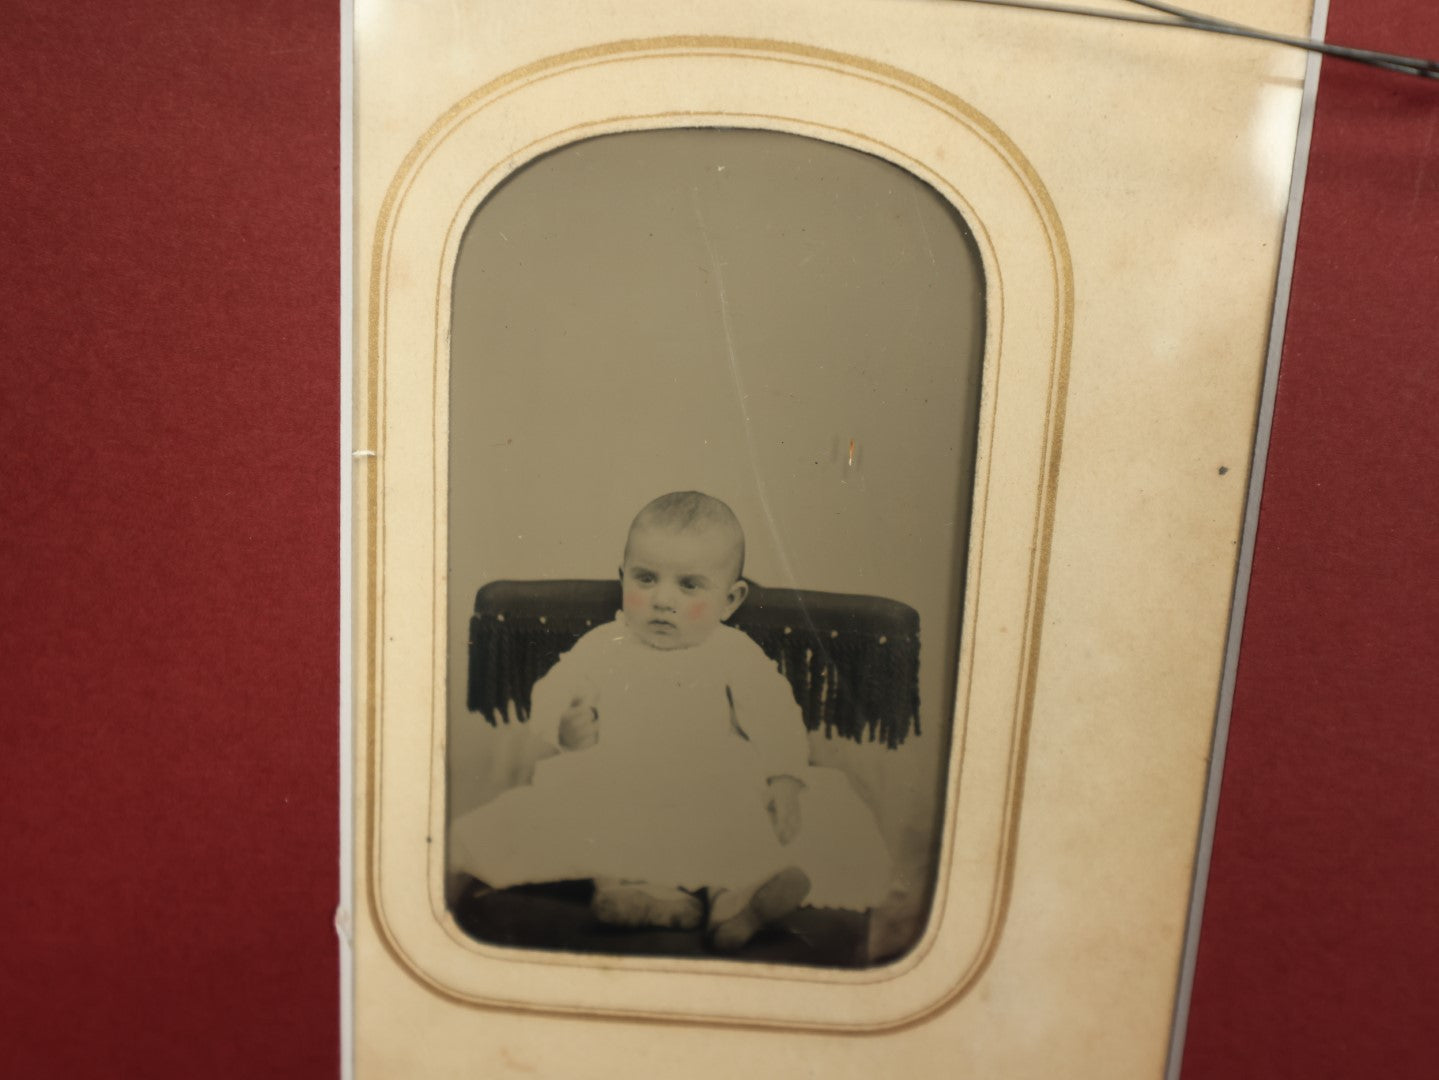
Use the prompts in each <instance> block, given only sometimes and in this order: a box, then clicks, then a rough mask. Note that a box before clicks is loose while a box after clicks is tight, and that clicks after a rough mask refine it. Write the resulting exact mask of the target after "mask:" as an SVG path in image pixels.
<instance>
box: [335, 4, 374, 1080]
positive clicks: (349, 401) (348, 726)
mask: <svg viewBox="0 0 1439 1080" xmlns="http://www.w3.org/2000/svg"><path fill="white" fill-rule="evenodd" d="M339 4H340V42H339V45H340V116H339V120H340V220H339V226H340V416H339V420H340V566H339V572H340V625H339V634H340V671H339V677H340V685H339V705H340V716H339V721H340V723H339V753H340V763H339V764H340V805H339V831H340V896H339V905H338V907H337V908H336V910H335V932H336V934H337V935H338V936H339V957H340V970H339V981H340V985H339V991H340V993H339V1010H340V1045H339V1058H340V1076H341V1077H342V1078H344V1080H350V1078H351V1077H353V1076H354V1075H355V956H354V938H353V930H352V927H353V925H354V911H355V900H354V896H355V881H354V875H355V814H354V802H355V788H354V771H355V731H354V724H355V716H354V713H355V710H354V704H355V702H354V685H355V678H354V662H355V659H354V653H355V635H354V630H353V625H352V624H353V622H354V577H355V564H354V553H353V552H354V540H355V537H354V529H355V520H354V519H355V512H354V470H355V469H356V468H359V467H367V459H363V458H356V457H355V456H354V417H355V337H354V335H355V329H354V327H355V302H354V261H355V251H354V245H355V174H354V151H355V139H354V120H355V115H354V97H355V93H354V91H355V44H354V42H355V34H354V29H355V8H354V0H339Z"/></svg>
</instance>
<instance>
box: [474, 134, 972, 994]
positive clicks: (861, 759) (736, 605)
mask: <svg viewBox="0 0 1439 1080" xmlns="http://www.w3.org/2000/svg"><path fill="white" fill-rule="evenodd" d="M452 297H453V300H452V305H453V307H452V312H451V324H450V325H451V337H450V341H449V346H448V347H449V359H450V365H449V477H448V493H449V494H448V499H449V501H448V537H447V541H446V543H447V549H448V566H447V578H446V580H447V583H448V584H447V604H448V611H447V616H446V621H447V627H448V640H449V649H448V655H447V657H446V716H447V728H446V740H445V773H446V781H447V787H446V819H447V833H446V836H445V845H446V846H445V852H446V856H445V857H446V899H447V902H448V904H449V908H450V911H451V914H452V915H453V917H454V919H455V921H456V923H457V925H458V926H459V927H460V928H461V929H462V930H463V932H464V933H465V934H466V935H468V936H469V937H471V938H472V939H474V940H475V941H478V942H483V943H486V944H488V945H497V946H506V947H512V948H519V949H538V950H548V951H552V952H554V951H559V952H572V953H589V954H608V955H628V956H669V957H685V958H694V959H695V960H697V961H703V960H705V959H707V958H713V957H722V958H727V959H739V960H756V961H765V962H770V963H783V964H796V965H808V966H811V967H828V968H851V969H853V968H868V967H873V966H878V965H883V964H885V963H887V962H891V961H893V960H895V959H897V958H899V957H901V956H903V955H904V954H905V953H906V951H907V950H909V949H910V948H911V947H912V946H913V945H914V944H915V942H916V941H917V940H918V939H919V937H920V935H921V934H922V933H923V930H924V927H925V924H926V920H927V918H928V914H929V908H930V902H931V898H932V893H933V888H934V883H935V876H936V868H937V855H938V851H939V847H940V844H941V840H942V837H941V835H940V833H941V823H942V813H941V811H942V809H943V806H944V804H945V795H946V793H945V790H944V787H945V783H946V777H947V774H948V763H949V761H950V755H951V748H952V742H953V740H954V739H955V737H956V735H955V732H954V731H953V730H952V717H953V715H954V711H955V708H954V706H955V702H954V695H955V682H956V664H957V659H956V658H957V656H958V648H959V636H960V625H961V614H962V611H963V594H964V585H965V568H966V563H967V550H968V538H969V527H970V510H971V505H970V504H971V493H972V489H973V486H974V467H975V448H976V425H977V416H978V408H979V400H980V392H981V369H982V366H983V356H984V342H985V325H984V312H985V280H984V272H983V268H982V265H981V261H980V256H979V253H978V248H977V246H976V244H975V242H974V238H973V236H972V235H971V233H970V231H969V228H968V227H967V225H966V222H965V221H964V220H962V218H961V216H960V215H959V214H958V213H957V211H956V210H955V208H954V207H953V206H952V205H951V204H950V203H949V202H947V201H946V200H945V199H944V198H942V197H941V196H940V195H939V194H938V193H937V192H936V191H935V190H934V189H933V188H931V187H930V186H928V185H927V184H926V183H924V182H923V181H921V180H920V179H919V178H918V177H916V176H915V175H913V174H911V173H909V172H907V171H905V170H904V169H902V168H900V167H898V166H896V165H894V164H892V163H890V162H888V161H884V160H882V159H880V158H877V157H874V156H871V155H867V154H864V153H861V152H859V151H857V150H853V149H850V148H847V147H843V146H839V145H837V144H833V143H829V142H824V141H820V140H817V139H814V138H808V137H803V136H799V135H793V134H787V133H781V132H775V131H760V130H742V129H736V128H691V129H668V130H652V131H635V132H626V133H621V134H610V135H604V136H600V137H596V138H590V139H585V140H582V141H578V142H572V143H569V144H568V145H565V146H563V147H561V148H560V149H558V150H554V151H552V152H550V153H548V154H546V155H544V156H542V157H540V158H538V159H537V160H534V161H532V162H530V163H528V164H527V165H525V166H523V167H521V168H519V169H518V170H516V171H515V172H514V174H512V175H511V176H510V177H509V178H508V179H507V180H506V181H505V182H504V183H503V184H501V185H500V186H499V187H498V188H497V189H496V190H495V191H494V192H493V193H492V194H491V195H490V196H489V197H488V198H486V199H485V200H484V201H483V202H482V203H481V204H480V206H479V208H478V209H477V210H476V212H475V213H474V215H473V216H472V218H471V219H470V221H469V223H468V226H467V228H466V229H465V232H464V236H463V240H462V241H461V243H460V247H459V254H458V259H457V263H456V266H455V270H454V279H453V288H452Z"/></svg>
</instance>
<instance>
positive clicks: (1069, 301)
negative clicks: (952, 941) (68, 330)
mask: <svg viewBox="0 0 1439 1080" xmlns="http://www.w3.org/2000/svg"><path fill="white" fill-rule="evenodd" d="M687 55H693V56H726V55H729V56H734V55H739V56H742V57H744V58H746V59H769V60H773V61H777V62H782V63H790V64H796V65H801V66H809V67H815V68H820V69H823V70H827V71H831V72H834V73H837V74H842V75H847V76H851V77H857V78H860V79H863V80H864V81H867V82H871V83H873V84H876V85H879V86H881V87H884V88H887V89H890V90H893V91H897V92H900V93H902V94H905V95H906V96H909V97H911V98H913V99H915V100H918V101H920V102H922V103H924V104H926V105H928V106H930V107H931V108H934V109H935V110H937V111H939V112H940V113H941V114H943V115H944V116H946V117H947V118H948V119H950V120H953V121H956V122H959V123H961V124H963V125H964V126H966V127H968V128H969V129H970V130H971V131H972V132H974V133H975V134H977V135H979V136H980V137H981V139H982V140H983V141H984V142H985V143H987V144H988V145H989V147H990V148H991V150H993V151H994V152H995V153H996V155H997V156H998V157H1000V158H1001V159H1002V161H1003V162H1004V164H1005V165H1006V166H1007V167H1008V168H1009V169H1010V171H1011V172H1012V173H1013V174H1014V175H1015V176H1016V178H1018V179H1019V181H1020V183H1021V185H1022V187H1023V189H1024V191H1025V194H1026V195H1027V197H1028V198H1029V200H1030V203H1031V205H1032V208H1033V210H1034V212H1035V214H1036V216H1037V217H1038V219H1039V220H1040V222H1041V223H1042V225H1043V229H1044V232H1045V235H1046V239H1047V240H1048V242H1049V245H1050V256H1051V264H1052V266H1053V270H1054V275H1055V281H1054V296H1055V300H1054V308H1055V309H1054V312H1053V321H1052V324H1051V325H1052V326H1053V328H1054V337H1053V353H1052V368H1051V375H1050V385H1049V388H1048V396H1047V399H1046V406H1045V417H1044V424H1043V435H1044V446H1043V454H1042V457H1041V479H1040V483H1039V485H1038V490H1037V491H1036V500H1037V511H1038V513H1037V515H1036V519H1035V521H1036V524H1035V534H1034V543H1033V546H1032V548H1031V551H1032V555H1031V560H1030V566H1029V574H1028V595H1027V599H1026V618H1025V625H1026V628H1027V629H1026V634H1025V639H1024V648H1023V653H1022V656H1021V661H1020V668H1019V675H1018V679H1019V686H1018V691H1019V692H1018V695H1017V702H1018V709H1017V715H1016V717H1015V720H1016V723H1015V729H1014V731H1013V734H1012V738H1011V744H1010V760H1009V768H1008V774H1007V788H1006V791H1005V798H1004V809H1003V819H1002V826H1001V834H1002V835H1001V844H1000V859H999V865H998V867H997V873H996V882H995V888H994V889H993V891H992V892H991V904H990V910H989V913H988V919H987V925H986V931H985V936H984V938H983V940H982V943H981V945H980V948H979V949H978V950H977V952H976V954H975V956H974V958H973V959H972V961H971V962H970V964H969V965H968V967H967V968H966V969H965V970H964V971H963V972H962V973H961V974H960V976H959V978H958V979H957V981H956V983H955V984H954V985H953V987H952V988H951V989H950V990H949V991H948V992H947V993H946V994H944V995H943V996H942V997H940V998H939V999H938V1000H937V1001H935V1002H934V1003H932V1004H931V1005H929V1006H928V1007H926V1008H925V1009H923V1010H921V1011H920V1012H918V1013H916V1014H914V1015H911V1016H908V1017H903V1018H900V1019H898V1020H894V1021H883V1022H879V1023H876V1024H874V1025H870V1026H865V1025H863V1024H859V1025H850V1026H848V1027H847V1028H846V1030H847V1031H851V1032H855V1033H879V1032H892V1031H895V1030H899V1029H902V1028H905V1027H909V1026H913V1025H915V1024H918V1023H922V1022H923V1021H925V1020H926V1019H928V1018H930V1017H932V1016H933V1015H935V1014H936V1013H937V1012H940V1011H942V1010H943V1009H945V1008H947V1007H949V1006H950V1005H952V1004H954V1003H955V1002H956V1001H957V1000H958V999H959V998H960V997H962V996H963V995H964V993H965V992H966V990H968V989H969V988H970V987H971V986H972V985H973V984H974V983H975V982H976V981H977V979H978V978H979V976H980V975H981V974H982V973H983V971H984V969H985V968H986V967H987V966H988V964H989V961H990V959H991V957H992V955H993V953H994V950H995V946H996V945H997V943H998V939H999V935H1000V932H1001V930H1002V928H1003V924H1004V921H1005V915H1006V913H1007V910H1008V906H1009V895H1010V889H1011V885H1012V882H1013V877H1014V859H1013V852H1014V847H1015V840H1016V837H1017V834H1018V827H1019V817H1020V815H1019V811H1020V806H1021V803H1022V796H1023V782H1024V764H1025V759H1026V754H1027V745H1028V735H1029V726H1030V718H1031V715H1032V712H1033V705H1034V688H1035V682H1036V674H1037V667H1038V661H1039V651H1040V630H1041V627H1042V625H1043V615H1044V606H1045V581H1046V578H1047V571H1048V565H1049V554H1050V540H1051V534H1052V531H1053V524H1054V508H1055V498H1056V493H1057V485H1058V477H1059V465H1060V456H1061V450H1062V442H1063V428H1064V405H1065V398H1066V396H1067V394H1066V392H1067V387H1068V377H1069V357H1070V345H1071V334H1072V324H1073V310H1074V288H1073V273H1072V268H1071V262H1070V255H1069V248H1068V243H1067V241H1066V239H1065V235H1064V230H1063V227H1062V225H1061V223H1060V220H1059V216H1058V213H1057V212H1056V210H1055V207H1054V204H1053V201H1052V199H1051V198H1050V196H1049V193H1048V191H1047V190H1046V188H1045V186H1044V184H1043V182H1042V181H1041V180H1040V178H1039V176H1038V174H1037V173H1036V172H1035V170H1034V168H1033V166H1032V165H1031V164H1030V163H1029V162H1028V160H1027V159H1026V158H1025V157H1024V155H1023V153H1022V152H1021V151H1020V150H1019V148H1018V146H1016V145H1015V143H1014V142H1013V140H1011V139H1010V138H1009V137H1008V136H1007V135H1006V134H1005V133H1004V132H1003V131H1002V130H1001V129H1000V128H999V127H998V125H996V124H995V123H994V122H993V121H991V120H989V118H988V117H986V116H984V115H983V114H982V113H980V112H979V111H978V110H976V109H974V108H973V107H972V106H970V105H969V104H968V103H967V102H965V101H963V100H962V99H960V98H959V97H957V96H956V95H954V94H952V93H950V92H949V91H947V90H944V89H943V88H942V87H939V86H937V85H936V84H934V83H932V82H929V81H928V80H926V79H923V78H920V77H919V76H916V75H914V74H912V73H910V72H907V71H904V70H902V69H900V68H896V67H893V66H891V65H888V64H883V63H880V62H877V61H873V60H868V59H866V58H863V57H859V56H854V55H850V54H846V53H840V52H836V51H832V50H828V49H822V48H817V47H813V46H807V45H800V44H795V43H789V42H782V41H774V40H768V39H761V38H735V37H721V36H674V37H661V38H644V39H633V40H626V41H618V42H611V43H607V44H602V45H595V46H590V47H587V48H583V49H577V50H573V51H570V52H566V53H561V54H558V55H556V56H552V57H548V58H545V59H542V60H538V61H535V62H534V63H531V64H527V65H525V66H523V67H520V68H516V69H514V70H513V71H510V72H508V73H506V74H504V75H502V76H499V77H498V78H496V79H494V80H492V81H490V82H489V83H486V84H485V85H484V86H482V87H480V88H479V89H477V90H476V91H474V92H473V93H472V94H469V95H468V96H466V97H465V98H463V99H461V100H460V101H458V102H457V103H456V104H454V105H453V106H451V107H450V108H449V109H448V110H446V112H445V113H444V114H443V115H442V116H441V117H440V118H439V119H437V120H436V121H435V122H434V123H433V124H431V125H430V127H429V129H428V130H426V132H425V133H424V134H423V135H422V136H421V137H420V138H419V139H418V140H417V141H416V142H415V144H414V145H413V146H412V147H411V148H410V150H409V152H408V153H407V154H406V155H405V158H404V160H403V161H402V162H401V164H400V167H399V169H398V170H397V171H396V173H395V177H394V179H393V180H392V181H391V183H390V185H389V187H388V188H387V190H386V193H385V197H384V199H383V201H382V202H381V205H380V209H379V212H378V215H377V220H376V226H375V234H374V242H373V247H372V250H371V254H370V275H369V278H370V280H369V289H368V309H367V333H366V340H367V350H366V351H367V364H366V380H367V385H366V393H365V402H366V404H365V409H366V417H365V431H366V437H367V439H368V442H367V444H366V445H367V446H368V447H370V448H372V449H375V450H377V451H378V450H380V449H381V440H382V430H381V419H380V405H381V402H380V398H381V393H380V387H381V386H382V382H381V375H382V370H383V367H384V353H385V348H384V333H385V320H384V309H385V305H386V300H387V297H386V295H385V289H384V283H385V281H386V280H387V278H388V267H389V260H390V256H391V254H392V244H391V238H392V236H393V232H394V228H395V222H396V216H397V213H398V210H399V208H400V206H401V205H402V203H403V201H404V198H405V195H406V194H407V193H408V191H409V189H410V188H411V186H412V185H413V183H414V182H415V180H416V178H417V177H418V175H419V173H420V171H421V169H422V168H423V166H424V164H425V163H426V161H427V160H428V159H429V157H430V155H431V154H432V153H434V151H435V150H436V149H437V148H438V146H439V145H440V144H441V143H442V142H443V141H444V140H445V139H446V138H447V137H448V136H449V135H450V134H452V133H453V132H454V131H455V130H456V129H457V128H458V127H459V126H460V125H462V124H463V123H464V122H465V120H466V119H467V118H468V117H469V115H471V114H473V113H474V112H477V111H479V110H480V109H483V108H485V107H487V106H489V105H491V104H494V103H495V102H497V101H499V100H501V99H503V98H505V97H508V96H509V95H511V94H513V93H515V92H517V91H519V90H521V89H523V88H524V87H525V86H527V85H531V84H533V83H535V82H538V81H542V80H545V79H548V78H553V77H556V76H559V75H562V74H564V73H565V72H567V71H571V70H576V69H579V68H585V67H591V66H597V65H600V64H607V63H617V62H630V61H635V60H643V59H646V58H662V59H675V58H677V57H684V56H687ZM371 460H372V461H373V462H374V466H375V467H373V468H371V469H370V470H369V475H368V477H367V484H366V500H367V502H366V507H367V509H366V516H367V521H366V530H365V532H366V549H367V550H366V601H367V602H366V654H365V659H366V666H365V676H364V678H365V718H364V720H365V730H364V746H365V758H366V778H367V783H366V791H367V796H366V803H367V805H366V815H365V833H364V835H365V851H366V855H367V864H368V867H367V868H368V870H369V872H368V873H367V875H366V877H367V881H366V883H365V888H366V895H367V898H368V900H369V907H370V912H371V917H372V921H373V923H374V925H375V927H376V929H377V930H378V931H379V937H380V940H381V942H382V943H383V945H384V947H385V949H386V951H387V952H388V953H389V954H390V955H391V956H392V958H393V959H395V960H396V961H397V962H398V963H399V964H400V966H401V967H402V968H403V969H404V970H406V971H408V972H410V973H411V974H412V975H413V976H414V977H415V978H416V979H417V980H418V981H419V982H421V983H422V984H423V985H425V986H426V987H427V988H428V989H430V990H431V991H432V992H434V993H436V994H437V995H439V996H441V997H443V998H446V999H448V1000H451V1001H454V1002H457V1003H461V1004H467V1005H472V1006H481V1007H495V1008H506V1009H514V1010H520V1011H527V1012H536V1013H582V1014H583V1015H587V1016H597V1015H606V1014H604V1013H602V1012H599V1011H597V1010H594V1009H589V1008H570V1007H564V1006H558V1005H555V1006H539V1005H531V1004H527V1003H520V1002H513V1001H503V1000H479V999H476V998H475V997H472V996H469V995H466V994H462V993H458V992H456V991H455V990H453V989H451V988H450V987H447V986H445V985H444V984H442V983H440V982H438V981H436V980H435V979H433V978H431V977H430V976H429V975H428V974H427V973H426V972H425V971H424V970H423V969H422V968H421V967H420V966H419V965H418V964H416V963H415V962H414V961H413V960H412V959H411V958H409V957H408V956H407V955H406V953H405V951H404V949H403V947H402V946H401V945H400V943H399V942H398V941H396V940H395V939H394V937H393V935H392V933H391V931H390V930H389V928H388V927H387V926H386V924H385V920H384V918H383V917H382V915H381V914H380V912H381V910H382V908H383V904H382V901H381V898H380V896H379V866H378V863H377V860H376V858H375V856H376V854H377V849H378V843H377V833H378V807H379V803H380V801H381V800H380V799H379V797H378V793H379V787H380V776H379V769H378V730H379V723H380V719H381V717H380V711H379V705H378V699H377V696H376V690H377V671H378V660H379V656H378V647H379V640H378V633H377V630H378V617H379V606H380V604H381V603H382V602H383V585H382V584H381V582H380V581H379V573H378V570H379V567H378V559H377V555H378V552H379V545H380V541H381V539H382V534H383V531H384V525H383V522H381V521H380V520H379V515H378V514H377V513H376V506H377V502H378V495H379V492H380V490H381V481H382V470H383V468H384V460H385V458H384V454H383V453H377V455H376V457H375V458H373V459H371ZM957 807H958V803H957V802H956V803H955V804H954V806H953V807H952V808H951V810H950V813H949V815H948V820H946V822H945V829H946V831H948V832H951V833H952V829H953V816H954V814H955V812H956V811H957ZM943 887H944V881H941V882H939V883H938V888H939V889H940V890H942V889H943ZM937 900H938V896H936V901H937ZM609 1015H612V1016H613V1018H615V1019H629V1020H645V1021H658V1022H676V1023H696V1022H700V1023H709V1024H716V1025H724V1026H739V1027H746V1026H748V1027H761V1028H771V1029H773V1028H791V1029H796V1030H805V1029H810V1028H811V1027H812V1025H805V1024H794V1023H789V1022H780V1021H771V1020H766V1019H765V1018H761V1017H754V1018H730V1017H723V1018H720V1017H693V1016H690V1017H677V1016H673V1015H659V1014H655V1015H643V1014H636V1013H633V1012H626V1013H623V1014H620V1013H616V1014H609ZM825 1030H827V1029H825Z"/></svg>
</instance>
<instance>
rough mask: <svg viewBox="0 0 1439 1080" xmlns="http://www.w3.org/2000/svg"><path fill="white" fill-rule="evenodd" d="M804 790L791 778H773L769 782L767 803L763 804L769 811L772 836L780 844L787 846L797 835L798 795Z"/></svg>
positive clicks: (798, 782)
mask: <svg viewBox="0 0 1439 1080" xmlns="http://www.w3.org/2000/svg"><path fill="white" fill-rule="evenodd" d="M803 789H804V784H803V783H801V782H800V781H799V780H797V779H796V778H795V777H793V776H775V777H771V778H770V781H769V801H768V802H766V803H765V809H766V810H767V811H769V820H770V824H772V825H773V826H774V834H775V836H776V838H778V840H779V842H780V843H781V844H788V843H789V842H790V841H791V840H793V839H794V838H795V837H796V836H798V835H799V827H800V816H799V793H800V792H801V791H802V790H803Z"/></svg>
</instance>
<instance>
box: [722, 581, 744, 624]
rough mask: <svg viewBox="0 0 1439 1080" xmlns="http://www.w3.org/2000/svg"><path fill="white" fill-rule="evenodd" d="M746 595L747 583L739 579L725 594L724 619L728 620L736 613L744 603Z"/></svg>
mask: <svg viewBox="0 0 1439 1080" xmlns="http://www.w3.org/2000/svg"><path fill="white" fill-rule="evenodd" d="M748 595H749V582H748V581H746V580H745V579H744V578H740V579H739V580H738V581H736V582H735V583H734V584H733V585H731V586H730V587H729V592H728V593H726V594H725V613H724V617H725V618H726V619H728V618H729V617H730V616H731V615H733V614H734V613H735V612H736V611H738V610H739V607H740V605H741V604H743V603H744V600H745V597H746V596H748Z"/></svg>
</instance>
